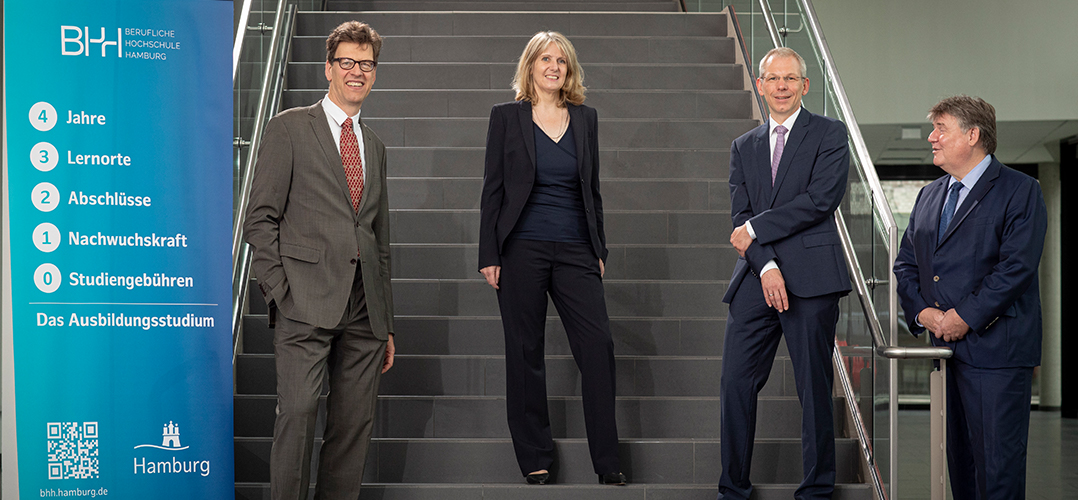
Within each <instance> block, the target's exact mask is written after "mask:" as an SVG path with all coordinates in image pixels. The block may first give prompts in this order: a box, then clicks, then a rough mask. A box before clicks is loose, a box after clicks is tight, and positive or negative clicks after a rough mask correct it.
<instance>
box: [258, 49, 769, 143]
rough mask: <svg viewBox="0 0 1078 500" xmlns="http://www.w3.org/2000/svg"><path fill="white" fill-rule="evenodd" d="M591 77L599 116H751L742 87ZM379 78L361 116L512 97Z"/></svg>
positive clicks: (285, 103)
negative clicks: (399, 84) (606, 81)
mask: <svg viewBox="0 0 1078 500" xmlns="http://www.w3.org/2000/svg"><path fill="white" fill-rule="evenodd" d="M387 66H388V65H387ZM710 67H712V66H699V68H701V69H705V68H710ZM715 67H718V66H715ZM703 72H706V71H703ZM389 73H390V72H389V71H386V72H384V73H382V74H383V75H385V74H389ZM321 75H322V73H321V71H319V76H316V77H313V78H314V81H316V82H317V85H315V86H314V87H313V88H314V90H299V89H297V90H288V91H286V92H285V93H284V95H283V96H282V98H281V99H282V109H288V108H293V107H296V106H309V105H311V104H314V103H315V102H318V100H319V99H322V97H324V96H325V95H326V90H325V88H326V82H325V78H323V77H321ZM593 76H597V75H594V74H593V73H590V72H589V73H588V74H587V79H586V80H585V81H584V84H585V85H586V86H587V87H588V91H587V94H586V99H587V100H585V101H584V102H585V103H586V104H587V105H588V106H591V107H593V108H595V109H596V110H597V111H598V112H599V116H600V117H602V118H652V119H654V118H669V119H673V118H703V119H719V118H751V105H752V93H750V92H749V91H746V90H699V89H697V90H678V89H663V90H647V89H642V90H641V89H610V88H601V87H602V86H598V87H599V88H597V86H596V85H595V81H594V80H592V77H593ZM630 78H635V76H632V77H630ZM385 79H386V78H379V79H378V81H377V82H376V83H375V88H374V89H372V90H371V96H370V98H369V99H367V100H366V101H364V102H363V116H364V117H386V118H393V117H398V118H415V117H429V118H444V117H459V118H464V117H472V118H487V117H489V116H490V108H491V107H493V106H494V105H495V104H498V103H503V102H509V101H512V100H513V97H514V93H513V91H512V90H510V88H509V80H508V79H506V80H504V81H495V80H492V82H491V85H490V87H491V88H490V89H463V90H462V89H453V90H447V89H436V88H435V89H402V88H391V87H388V86H386V85H383V80H385ZM247 94H251V95H253V96H254V98H253V99H254V101H257V93H256V92H255V91H250V92H244V99H247V98H249V97H250V96H248V95H247ZM727 146H729V145H727Z"/></svg>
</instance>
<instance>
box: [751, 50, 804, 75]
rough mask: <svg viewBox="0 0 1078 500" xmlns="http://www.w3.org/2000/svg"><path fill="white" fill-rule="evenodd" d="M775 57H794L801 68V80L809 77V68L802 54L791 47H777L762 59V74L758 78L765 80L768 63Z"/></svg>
mask: <svg viewBox="0 0 1078 500" xmlns="http://www.w3.org/2000/svg"><path fill="white" fill-rule="evenodd" d="M775 57H792V58H794V59H797V62H798V64H799V65H800V66H801V78H805V77H807V76H808V66H807V65H805V58H803V57H801V54H798V53H797V51H795V50H794V49H791V48H789V47H775V48H773V49H771V50H769V51H767V54H764V58H763V59H760V73H759V74H758V75H756V76H758V77H760V78H763V77H764V69H765V68H766V67H767V63H768V62H770V61H771V59H772V58H775Z"/></svg>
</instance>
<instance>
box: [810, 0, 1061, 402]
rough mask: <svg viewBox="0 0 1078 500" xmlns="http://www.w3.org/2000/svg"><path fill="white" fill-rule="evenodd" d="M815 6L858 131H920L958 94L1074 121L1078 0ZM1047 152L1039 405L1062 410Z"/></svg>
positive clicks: (1006, 109)
mask: <svg viewBox="0 0 1078 500" xmlns="http://www.w3.org/2000/svg"><path fill="white" fill-rule="evenodd" d="M813 5H814V6H815V7H816V13H817V15H818V17H819V19H820V24H821V26H822V28H823V32H824V36H825V37H826V38H827V42H828V45H829V47H830V49H831V53H832V55H833V56H834V58H835V65H836V66H837V67H838V71H839V73H840V74H841V76H842V83H843V85H844V86H845V88H846V93H847V95H848V96H849V99H850V104H851V105H852V106H853V109H854V113H855V115H856V117H857V120H858V122H859V123H860V124H861V125H862V126H872V125H880V124H898V123H923V122H925V121H926V120H925V115H926V114H927V111H928V109H929V108H931V107H932V105H933V104H935V103H936V102H937V101H938V100H939V99H940V98H942V97H946V96H950V95H955V94H969V95H976V96H979V97H982V98H984V99H985V100H986V101H988V102H990V103H992V105H993V106H995V108H996V119H997V121H999V122H1024V121H1030V122H1033V121H1039V122H1044V121H1050V120H1078V98H1076V97H1075V89H1076V88H1078V2H1076V1H1075V0H1032V1H1028V2H1013V1H1008V0H905V1H897V0H892V1H887V0H875V1H873V0H870V1H858V0H813ZM1072 123H1073V122H1072ZM1019 125H1020V126H1018V127H1007V130H1008V131H1009V132H1010V133H1019V134H1021V133H1030V134H1036V132H1033V131H1032V130H1028V129H1038V127H1033V126H1028V127H1026V126H1021V124H1019ZM1037 137H1041V136H1040V135H1037ZM1045 146H1046V148H1047V150H1048V151H1049V152H1050V153H1051V154H1052V156H1055V159H1056V160H1057V162H1056V163H1050V162H1045V163H1041V164H1040V169H1039V170H1040V181H1041V187H1042V189H1043V191H1044V195H1045V202H1046V204H1047V206H1048V213H1049V230H1048V235H1047V237H1046V239H1045V251H1044V255H1043V256H1042V258H1041V273H1040V274H1041V297H1042V303H1043V309H1042V311H1043V318H1044V343H1043V352H1044V354H1043V358H1042V366H1041V368H1040V370H1041V372H1040V403H1041V405H1043V406H1046V407H1056V408H1058V407H1059V405H1060V401H1061V397H1060V379H1059V371H1060V352H1059V351H1060V335H1061V329H1062V322H1061V317H1062V310H1061V304H1060V302H1059V294H1060V286H1061V284H1060V281H1059V270H1060V259H1061V235H1060V234H1059V202H1060V198H1061V196H1062V190H1061V185H1060V182H1059V163H1058V151H1059V146H1058V142H1050V143H1048V144H1045Z"/></svg>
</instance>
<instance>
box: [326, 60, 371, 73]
mask: <svg viewBox="0 0 1078 500" xmlns="http://www.w3.org/2000/svg"><path fill="white" fill-rule="evenodd" d="M330 62H336V63H337V64H339V65H340V66H341V69H343V70H345V71H348V70H350V69H352V68H354V67H355V65H357V64H358V65H359V69H361V70H362V71H363V72H364V73H370V72H371V71H374V67H375V66H378V63H377V62H375V61H370V60H366V61H357V60H355V59H352V58H351V57H338V58H335V59H330Z"/></svg>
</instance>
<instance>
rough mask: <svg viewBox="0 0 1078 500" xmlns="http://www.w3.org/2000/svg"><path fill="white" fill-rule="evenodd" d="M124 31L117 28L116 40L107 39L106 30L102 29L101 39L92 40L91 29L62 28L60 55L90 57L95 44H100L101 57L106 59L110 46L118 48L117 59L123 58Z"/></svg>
mask: <svg viewBox="0 0 1078 500" xmlns="http://www.w3.org/2000/svg"><path fill="white" fill-rule="evenodd" d="M122 33H123V32H122V30H121V29H120V28H116V40H106V39H105V28H104V27H102V28H101V38H90V36H91V35H90V28H87V27H84V28H79V27H78V26H60V54H62V55H65V56H86V57H89V56H90V48H91V45H93V44H100V46H101V57H105V56H106V54H107V52H106V49H108V47H109V46H115V47H116V57H123V47H122V46H123V41H122Z"/></svg>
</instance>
